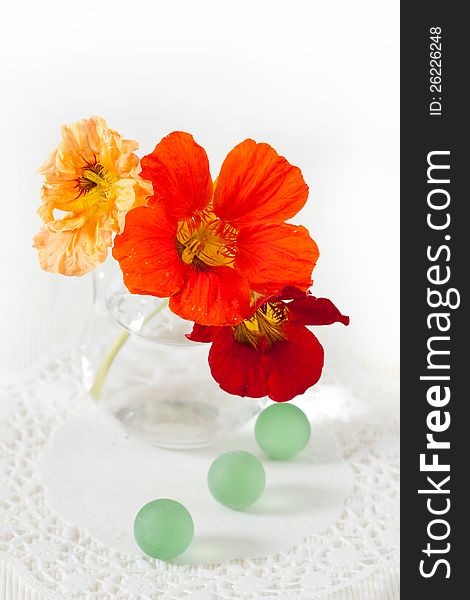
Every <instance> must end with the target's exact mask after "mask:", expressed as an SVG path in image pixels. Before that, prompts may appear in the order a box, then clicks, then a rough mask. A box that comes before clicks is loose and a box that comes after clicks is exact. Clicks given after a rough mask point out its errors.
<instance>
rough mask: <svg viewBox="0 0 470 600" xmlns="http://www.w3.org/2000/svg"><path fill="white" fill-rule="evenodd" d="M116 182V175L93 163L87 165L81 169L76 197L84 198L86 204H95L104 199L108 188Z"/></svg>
mask: <svg viewBox="0 0 470 600" xmlns="http://www.w3.org/2000/svg"><path fill="white" fill-rule="evenodd" d="M116 181H118V177H117V175H115V174H113V173H110V172H109V171H108V170H107V169H105V168H104V167H103V165H100V164H99V163H95V164H93V165H87V166H86V167H84V168H83V169H82V174H81V176H80V177H79V178H78V181H77V183H78V190H79V192H78V195H79V196H86V197H87V202H88V204H96V203H98V202H102V201H103V200H104V199H106V193H107V192H108V190H109V188H110V187H111V186H112V185H113V183H116Z"/></svg>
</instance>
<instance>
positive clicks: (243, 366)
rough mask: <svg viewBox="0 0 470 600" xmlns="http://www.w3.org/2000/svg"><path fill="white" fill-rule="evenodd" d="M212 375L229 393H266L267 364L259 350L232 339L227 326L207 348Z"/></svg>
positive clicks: (261, 395) (261, 394) (250, 394)
mask: <svg viewBox="0 0 470 600" xmlns="http://www.w3.org/2000/svg"><path fill="white" fill-rule="evenodd" d="M209 366H210V369H211V373H212V376H213V378H214V379H215V380H216V381H217V383H218V384H219V386H220V387H221V388H222V389H223V390H224V391H226V392H228V393H229V394H235V395H237V396H249V397H250V398H262V397H263V396H266V395H267V393H268V376H269V373H268V371H267V367H268V364H267V362H266V359H265V356H264V354H263V353H262V352H259V351H258V350H257V349H256V348H254V347H253V346H251V345H250V344H240V343H239V342H237V341H235V338H234V336H233V331H232V328H231V327H224V328H223V329H221V331H220V333H218V334H217V337H216V338H215V340H214V342H213V343H212V347H211V349H210V352H209Z"/></svg>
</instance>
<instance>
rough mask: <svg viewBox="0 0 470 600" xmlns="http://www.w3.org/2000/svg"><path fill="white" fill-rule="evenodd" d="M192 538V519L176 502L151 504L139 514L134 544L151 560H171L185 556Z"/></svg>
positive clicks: (153, 501) (154, 502)
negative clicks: (184, 553) (181, 555)
mask: <svg viewBox="0 0 470 600" xmlns="http://www.w3.org/2000/svg"><path fill="white" fill-rule="evenodd" d="M193 536H194V523H193V519H192V518H191V515H190V514H189V512H188V510H187V509H186V508H185V507H184V506H183V505H182V504H180V503H179V502H176V500H167V499H165V498H161V499H159V500H152V502H148V503H147V504H145V505H144V506H143V507H142V508H141V509H140V510H139V512H138V513H137V516H136V518H135V521H134V537H135V541H136V542H137V544H138V545H139V547H140V548H141V549H142V550H143V551H144V552H145V554H148V555H149V556H151V557H152V558H159V559H161V560H170V559H171V558H175V557H176V556H179V555H180V554H183V552H184V551H185V550H186V549H187V548H188V547H189V545H190V544H191V542H192V540H193Z"/></svg>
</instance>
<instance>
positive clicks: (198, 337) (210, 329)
mask: <svg viewBox="0 0 470 600" xmlns="http://www.w3.org/2000/svg"><path fill="white" fill-rule="evenodd" d="M221 329H222V328H221V327H216V326H215V325H199V323H194V326H193V330H192V331H191V333H187V334H186V337H187V338H188V340H191V341H192V342H213V341H214V338H215V336H216V335H217V334H218V333H219V332H220V330H221Z"/></svg>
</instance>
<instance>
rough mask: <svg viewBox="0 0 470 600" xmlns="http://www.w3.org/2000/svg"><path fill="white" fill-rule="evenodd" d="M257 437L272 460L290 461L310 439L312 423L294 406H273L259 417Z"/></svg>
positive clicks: (262, 448)
mask: <svg viewBox="0 0 470 600" xmlns="http://www.w3.org/2000/svg"><path fill="white" fill-rule="evenodd" d="M255 437H256V441H257V442H258V445H259V447H260V448H261V450H263V452H265V454H267V455H268V456H269V457H270V458H275V459H278V460H289V459H291V458H294V456H297V454H299V453H300V452H302V450H303V449H304V448H305V446H306V445H307V444H308V441H309V439H310V423H309V421H308V419H307V417H306V416H305V413H304V412H303V411H302V410H300V408H298V407H297V406H294V405H293V404H288V403H287V402H285V403H283V404H272V405H271V406H269V407H268V408H265V409H264V410H263V411H262V412H261V413H260V414H259V416H258V419H257V420H256V425H255Z"/></svg>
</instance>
